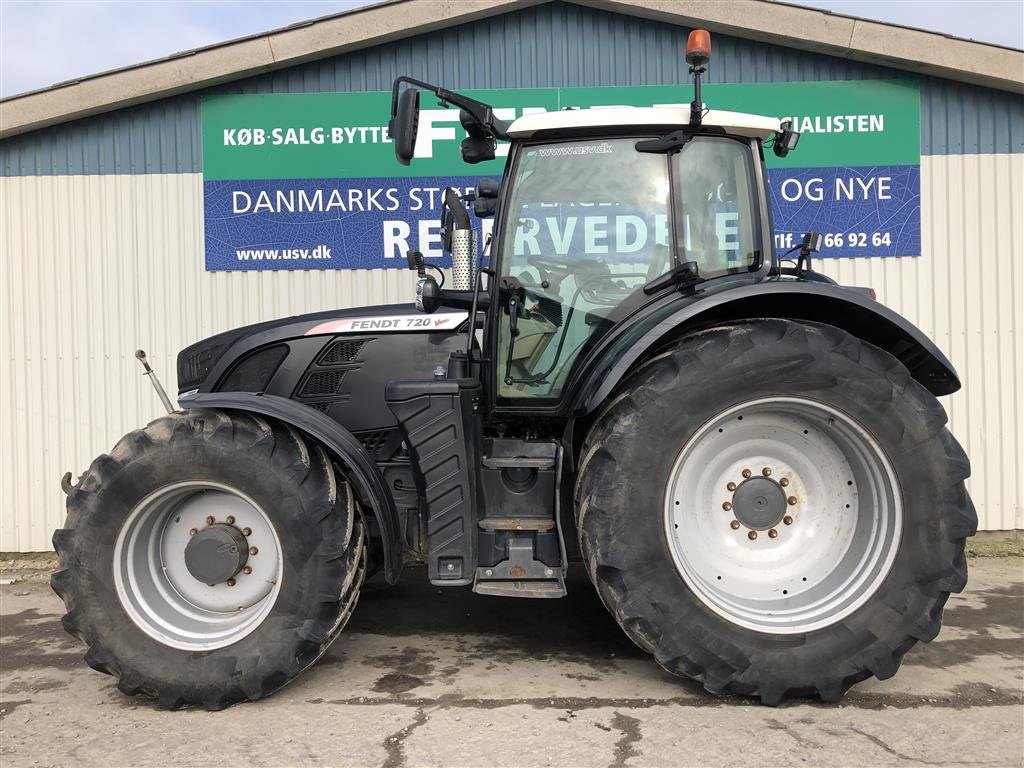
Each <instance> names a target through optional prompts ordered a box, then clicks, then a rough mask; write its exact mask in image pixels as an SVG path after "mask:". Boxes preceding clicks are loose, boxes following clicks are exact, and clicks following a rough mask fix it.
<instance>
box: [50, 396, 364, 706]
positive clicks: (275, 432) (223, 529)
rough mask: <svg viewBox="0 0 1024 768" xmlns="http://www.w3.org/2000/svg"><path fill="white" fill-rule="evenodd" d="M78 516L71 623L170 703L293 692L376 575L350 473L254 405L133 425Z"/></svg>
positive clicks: (125, 682)
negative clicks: (287, 688) (371, 572)
mask: <svg viewBox="0 0 1024 768" xmlns="http://www.w3.org/2000/svg"><path fill="white" fill-rule="evenodd" d="M67 511H68V515H67V521H66V523H65V527H64V528H63V529H60V530H58V531H56V532H55V533H54V536H53V543H54V547H55V548H56V550H57V554H58V555H59V556H60V570H58V571H57V572H56V573H54V575H53V577H52V579H51V584H52V586H53V589H54V591H56V592H57V594H58V595H59V596H60V597H61V598H62V599H63V600H64V603H65V605H66V607H67V611H68V612H67V614H66V615H65V616H64V619H63V624H64V628H65V629H66V630H67V631H68V632H70V633H71V634H73V635H75V636H76V637H78V638H80V639H81V640H83V641H84V642H85V643H86V645H87V646H88V651H87V653H86V656H85V659H86V662H87V663H88V664H89V665H90V666H91V667H93V668H94V669H98V670H100V671H102V672H105V673H107V674H110V675H113V676H114V677H117V678H118V688H119V689H120V690H121V691H122V692H124V693H126V694H138V693H143V694H148V695H150V696H153V697H156V698H158V699H159V703H160V706H162V707H166V708H177V707H181V706H184V705H193V704H194V705H201V706H204V707H206V708H207V709H221V708H223V707H225V706H228V705H229V704H232V703H234V702H237V701H242V700H245V699H259V698H261V697H263V696H266V695H268V694H270V693H272V692H274V691H276V690H277V689H279V688H281V687H282V686H283V685H285V684H286V683H288V682H289V681H291V680H292V679H294V678H295V677H296V676H297V675H299V673H301V672H302V671H303V670H305V669H306V668H307V667H309V666H310V665H312V664H313V663H314V662H315V661H316V660H317V659H318V658H320V656H321V655H322V654H323V653H324V651H325V650H326V649H327V647H328V645H329V644H330V643H331V641H332V640H333V639H334V638H335V637H336V636H337V635H338V633H339V632H340V631H341V630H342V628H343V627H344V625H345V623H346V622H347V620H348V618H349V617H350V616H351V614H352V610H353V608H354V607H355V603H356V601H357V600H358V597H359V590H360V587H361V585H362V581H363V578H364V576H365V571H366V530H365V526H364V524H363V521H362V517H361V515H360V512H359V509H358V506H357V504H356V502H355V500H354V498H353V495H352V492H351V489H350V488H349V485H348V483H346V482H345V480H344V476H343V475H342V474H341V473H340V471H339V470H338V469H337V468H336V467H335V466H334V464H333V463H332V461H331V459H330V457H329V456H328V454H327V453H326V452H325V451H324V450H323V449H322V448H321V447H320V446H317V445H313V444H309V443H307V441H306V440H305V439H304V438H303V437H302V436H301V435H299V434H298V433H297V432H295V431H294V430H293V429H291V428H290V427H288V426H286V425H283V424H280V423H276V422H272V421H267V420H264V419H262V418H259V417H256V416H252V415H246V414H242V413H238V412H225V411H216V410H190V411H185V412H180V413H174V414H171V415H169V416H164V417H161V418H159V419H157V420H155V421H153V422H152V423H151V424H149V426H147V427H146V428H145V429H141V430H136V431H135V432H132V433H130V434H128V435H126V436H125V437H124V438H122V439H121V440H120V442H118V444H117V445H116V446H115V447H114V449H113V450H112V451H111V452H110V454H109V455H103V456H100V457H99V458H97V459H96V460H95V461H94V462H93V464H92V466H91V467H90V468H89V470H88V472H86V473H85V475H84V476H83V477H82V478H81V480H80V481H79V483H78V484H77V486H76V487H75V488H74V489H73V490H72V492H71V494H70V495H69V497H68V500H67ZM186 548H188V555H187V556H186ZM200 576H202V578H200Z"/></svg>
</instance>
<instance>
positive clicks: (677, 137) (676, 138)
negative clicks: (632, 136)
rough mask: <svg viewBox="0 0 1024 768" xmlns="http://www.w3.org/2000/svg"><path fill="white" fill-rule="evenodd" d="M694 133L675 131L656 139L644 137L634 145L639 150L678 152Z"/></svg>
mask: <svg viewBox="0 0 1024 768" xmlns="http://www.w3.org/2000/svg"><path fill="white" fill-rule="evenodd" d="M692 138H693V134H692V133H689V132H688V131H673V132H672V133H667V134H665V135H664V136H659V137H658V138H656V139H643V140H641V141H638V142H637V143H636V144H635V145H634V149H636V151H637V152H653V153H658V154H660V153H671V152H678V151H679V150H680V149H682V148H683V147H684V146H685V145H686V144H687V143H688V142H689V141H690V140H691V139H692Z"/></svg>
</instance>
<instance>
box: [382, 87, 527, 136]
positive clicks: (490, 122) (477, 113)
mask: <svg viewBox="0 0 1024 768" xmlns="http://www.w3.org/2000/svg"><path fill="white" fill-rule="evenodd" d="M402 83H406V84H408V85H413V86H416V87H417V88H422V89H423V90H424V91H430V92H431V93H433V94H435V95H436V96H437V98H438V99H439V100H440V101H441V105H442V106H445V107H446V106H448V105H449V104H454V105H455V106H456V107H458V108H459V109H464V110H466V112H468V113H469V114H470V116H471V117H472V118H473V119H474V120H475V121H476V122H477V123H479V124H480V125H481V126H483V128H484V130H485V131H486V132H487V133H488V134H489V135H490V136H491V137H492V138H495V139H507V138H508V133H507V132H508V128H509V123H507V122H505V121H504V120H501V119H499V118H498V117H497V116H496V115H495V114H494V110H493V109H492V108H491V106H490V105H488V104H484V103H483V102H481V101H477V100H476V99H471V98H470V97H469V96H463V95H462V94H461V93H456V92H455V91H449V90H448V89H447V88H441V87H440V86H438V85H432V84H431V83H426V82H424V81H422V80H417V79H415V78H413V77H406V76H405V75H402V76H401V77H398V78H395V82H394V83H393V84H392V86H391V117H392V119H394V117H395V116H396V115H397V114H398V87H399V86H400V85H401V84H402Z"/></svg>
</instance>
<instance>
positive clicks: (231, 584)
mask: <svg viewBox="0 0 1024 768" xmlns="http://www.w3.org/2000/svg"><path fill="white" fill-rule="evenodd" d="M228 586H229V587H233V586H235V580H234V579H228Z"/></svg>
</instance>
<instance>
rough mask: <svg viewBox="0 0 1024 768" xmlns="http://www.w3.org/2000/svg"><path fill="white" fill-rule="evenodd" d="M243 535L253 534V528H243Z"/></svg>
mask: <svg viewBox="0 0 1024 768" xmlns="http://www.w3.org/2000/svg"><path fill="white" fill-rule="evenodd" d="M242 535H243V536H252V528H243V529H242Z"/></svg>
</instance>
